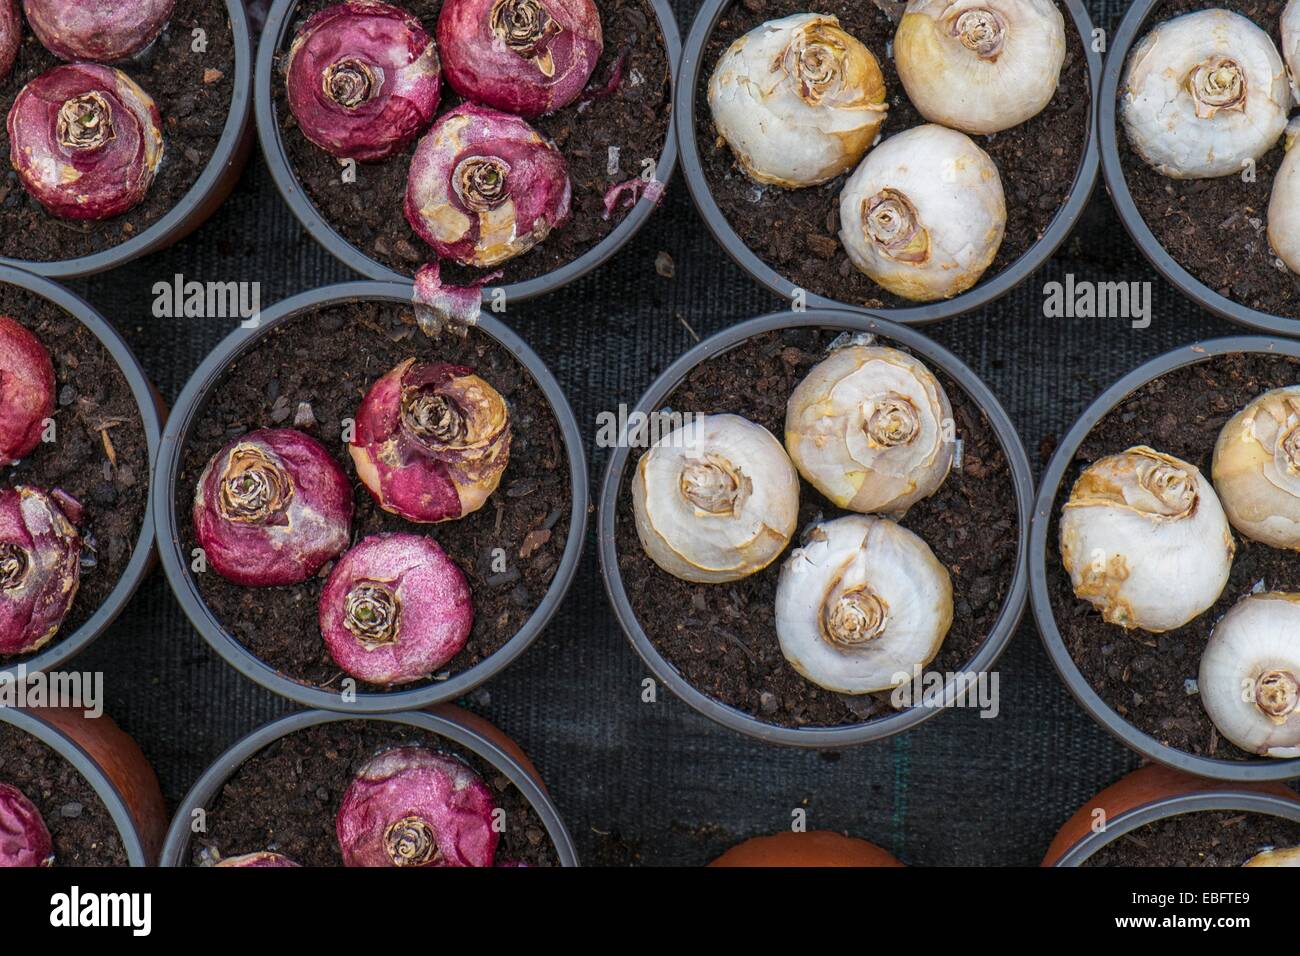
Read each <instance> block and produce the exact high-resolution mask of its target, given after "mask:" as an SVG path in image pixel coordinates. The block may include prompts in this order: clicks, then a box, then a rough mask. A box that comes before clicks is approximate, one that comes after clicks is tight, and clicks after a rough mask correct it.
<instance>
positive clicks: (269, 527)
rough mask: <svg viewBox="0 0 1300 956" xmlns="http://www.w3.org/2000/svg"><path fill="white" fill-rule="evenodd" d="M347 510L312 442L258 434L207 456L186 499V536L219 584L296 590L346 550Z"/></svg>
mask: <svg viewBox="0 0 1300 956" xmlns="http://www.w3.org/2000/svg"><path fill="white" fill-rule="evenodd" d="M352 507H353V502H352V485H351V483H350V482H349V481H348V478H347V475H345V474H344V473H343V469H342V468H340V467H339V465H338V463H337V462H336V461H335V460H334V459H333V457H331V455H330V453H329V452H328V451H326V450H325V448H324V447H323V446H322V445H321V444H320V442H318V441H316V439H314V438H312V437H310V436H309V435H304V434H303V433H302V432H300V431H295V430H294V429H292V428H264V429H259V430H258V431H252V432H249V433H248V434H247V435H244V436H243V437H242V438H237V439H235V440H234V441H232V442H230V443H229V444H228V445H226V446H225V447H224V448H222V449H221V451H219V452H217V453H216V454H215V455H213V456H212V459H211V460H210V461H209V462H208V464H207V467H206V468H204V470H203V474H202V475H201V476H200V477H199V481H198V485H197V486H196V488H195V491H194V511H193V517H194V532H195V535H196V536H197V538H198V542H199V546H200V547H201V548H203V551H204V554H205V555H206V558H207V562H208V564H209V565H211V567H212V569H213V570H214V571H216V572H217V573H218V574H220V575H221V576H222V577H223V578H225V579H226V580H227V581H231V582H233V583H235V584H239V585H243V586H244V587H250V588H251V587H271V586H275V585H286V584H300V583H301V582H303V581H306V580H307V579H308V578H310V577H311V576H312V575H314V574H315V573H316V572H317V571H319V570H320V569H321V567H322V566H323V565H324V564H325V562H326V561H329V560H330V559H332V558H335V557H338V555H340V554H342V553H343V550H344V549H345V548H347V546H348V541H349V540H350V538H351V533H352V532H351V526H352Z"/></svg>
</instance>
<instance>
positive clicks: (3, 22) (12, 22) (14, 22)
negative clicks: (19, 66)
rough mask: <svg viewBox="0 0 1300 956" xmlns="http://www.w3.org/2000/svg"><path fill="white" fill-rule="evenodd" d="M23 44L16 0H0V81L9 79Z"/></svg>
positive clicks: (21, 24) (21, 23)
mask: <svg viewBox="0 0 1300 956" xmlns="http://www.w3.org/2000/svg"><path fill="white" fill-rule="evenodd" d="M22 45H23V21H22V19H21V18H20V17H19V16H18V0H0V83H4V82H5V81H6V80H8V79H9V73H10V71H12V70H13V68H14V60H16V59H18V50H19V48H20V47H22Z"/></svg>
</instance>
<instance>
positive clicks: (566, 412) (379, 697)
mask: <svg viewBox="0 0 1300 956" xmlns="http://www.w3.org/2000/svg"><path fill="white" fill-rule="evenodd" d="M413 295H414V291H413V287H412V285H411V283H409V282H407V283H387V282H349V283H344V284H341V285H334V286H326V287H324V288H321V289H315V290H312V291H308V292H304V293H301V294H299V295H296V296H293V297H291V298H289V299H285V300H284V301H282V302H279V303H277V304H276V305H274V306H272V307H271V308H270V309H268V310H267V311H266V312H264V313H263V314H262V320H261V323H260V324H259V325H258V326H257V327H256V328H250V329H244V328H237V329H235V330H234V331H233V332H231V333H230V334H229V335H228V336H226V338H225V339H224V340H223V341H222V342H221V344H220V345H218V346H217V347H216V348H215V349H214V350H213V351H212V352H211V353H209V355H208V356H207V358H205V359H204V360H203V363H202V364H201V365H200V366H199V367H198V368H197V369H196V370H195V372H194V374H193V375H192V376H191V377H190V379H189V381H188V382H187V383H186V384H185V388H184V390H183V391H182V392H181V395H180V397H179V398H178V399H177V400H176V405H175V407H174V408H173V410H172V414H171V416H170V417H169V418H168V421H167V427H166V428H165V429H164V431H163V435H162V441H161V445H160V448H159V453H158V463H157V465H156V466H155V469H154V475H153V485H152V487H151V489H150V508H151V509H152V511H153V517H154V523H155V525H156V526H157V527H158V528H159V529H160V533H159V547H158V551H159V557H160V559H161V561H162V566H163V570H164V571H165V572H166V574H167V580H168V582H169V583H170V585H171V589H172V591H173V593H174V594H175V595H176V599H177V601H178V602H180V605H181V608H182V610H184V611H185V615H186V616H187V617H188V618H189V619H190V623H191V624H193V625H194V628H195V629H196V630H197V631H198V632H199V634H200V635H202V637H203V639H204V640H205V641H207V643H208V644H209V645H210V646H211V647H212V649H213V650H215V651H216V652H217V654H219V655H220V656H221V657H222V658H223V659H224V660H225V661H226V663H227V664H229V665H230V666H232V667H233V668H235V670H237V671H239V672H240V673H241V674H243V675H244V676H245V677H247V678H248V679H250V680H252V681H253V682H254V683H257V684H260V685H261V686H262V687H265V688H266V689H267V690H270V691H272V692H274V693H276V694H278V695H280V696H281V697H285V698H287V699H289V700H292V701H295V702H296V703H299V704H302V705H304V706H307V707H318V708H322V709H325V710H342V711H343V712H344V713H348V714H352V715H364V714H381V713H392V712H395V711H404V710H415V709H419V708H421V707H426V706H428V705H430V704H436V703H442V702H445V701H451V700H454V699H456V698H457V697H460V696H461V695H463V694H466V693H468V692H469V691H470V690H472V689H474V688H475V687H477V686H478V685H479V684H482V683H483V682H484V681H486V680H488V679H489V678H491V677H493V676H495V675H496V674H497V673H498V672H500V671H502V670H504V669H505V668H506V667H507V666H509V665H510V664H511V663H512V662H513V661H514V659H515V658H516V657H518V656H519V655H520V654H522V653H523V652H524V651H525V650H526V649H527V648H528V646H529V645H530V644H532V643H533V641H534V640H536V639H537V637H538V636H539V635H540V634H541V632H542V630H543V629H544V628H545V627H546V625H547V624H548V623H549V621H550V620H551V618H552V616H553V615H554V614H555V612H556V611H557V610H558V609H559V606H560V604H561V603H562V602H563V601H564V598H565V596H566V595H567V594H568V591H569V588H570V586H571V585H572V583H573V578H574V575H575V573H576V572H577V569H578V564H579V562H580V560H581V558H582V546H583V540H584V538H585V536H586V528H587V502H588V490H587V465H586V455H585V451H584V449H583V444H582V435H581V432H580V431H579V429H578V423H577V420H576V419H575V418H574V416H573V410H572V408H571V407H570V405H569V402H568V400H567V399H566V398H565V396H564V393H563V391H562V390H561V389H560V385H559V383H558V382H557V381H556V380H555V377H554V376H553V375H552V374H551V371H550V369H549V368H548V367H547V366H546V364H545V363H544V362H542V360H541V359H540V358H539V357H538V356H537V354H536V353H535V352H533V350H532V349H530V348H529V347H528V346H527V345H526V344H525V343H524V341H523V339H521V338H520V337H519V336H518V335H516V334H515V333H514V332H513V331H511V330H510V329H509V328H508V327H507V326H506V325H505V324H504V323H502V322H500V321H499V320H498V319H495V318H493V317H492V316H491V315H488V314H484V315H483V316H482V317H481V318H480V319H479V320H478V324H477V326H476V328H477V329H479V330H480V331H482V332H484V333H485V334H486V335H487V336H488V337H489V338H491V339H493V340H495V341H496V342H497V343H498V344H499V345H501V346H502V347H503V348H505V349H506V350H507V351H509V352H510V353H511V354H512V355H513V356H514V358H515V360H516V361H517V362H518V363H519V365H520V366H521V367H522V368H523V369H524V370H525V371H526V372H527V373H528V374H529V376H531V377H532V379H533V381H534V382H535V383H536V384H537V386H538V387H539V388H540V389H541V390H542V392H543V394H544V395H545V396H546V398H547V401H548V402H549V403H550V406H551V411H552V412H553V413H554V415H555V419H556V421H557V422H558V423H559V426H560V432H561V434H562V436H563V438H564V444H565V451H566V454H567V456H568V464H569V476H570V481H571V483H572V486H573V487H572V505H571V514H570V518H569V536H568V539H567V541H566V543H565V547H564V554H563V555H562V557H561V559H560V563H559V567H558V569H557V571H556V573H555V576H554V577H553V578H552V579H551V584H550V586H549V587H548V588H547V591H546V595H545V597H544V598H543V599H542V602H541V603H540V604H539V605H538V606H537V608H536V609H535V610H534V611H533V613H532V614H531V615H530V616H529V618H528V620H527V621H525V622H524V625H523V626H522V627H521V628H520V629H519V630H518V631H517V632H516V633H515V635H514V636H513V637H511V638H510V640H509V641H507V642H506V643H505V644H504V645H502V646H501V647H500V648H499V649H497V651H495V652H494V653H493V654H491V655H489V656H488V657H486V658H485V659H483V660H482V661H480V662H479V663H477V664H475V665H474V666H473V667H471V668H469V669H467V670H464V671H461V672H460V673H458V674H455V675H454V676H452V677H451V678H449V679H448V680H445V681H441V682H438V683H433V684H427V685H424V686H421V687H418V688H414V689H410V690H395V691H389V692H387V693H380V692H375V691H359V692H357V694H356V699H355V701H353V702H351V703H343V702H342V700H341V697H340V694H339V693H338V692H335V691H330V690H325V689H324V688H321V687H317V686H315V685H309V684H304V683H299V682H298V681H296V680H294V679H292V678H290V677H287V676H285V675H284V674H281V673H280V672H279V671H277V670H275V669H274V668H273V667H271V666H270V665H269V664H267V663H265V662H264V661H262V660H261V659H260V658H258V657H256V656H255V655H254V654H253V653H252V652H251V651H249V650H248V649H247V648H246V647H244V645H243V644H241V643H240V642H239V641H237V640H236V639H235V638H234V637H233V636H231V635H230V634H229V633H228V632H227V631H226V629H225V627H224V626H223V625H222V624H221V622H220V621H219V620H218V619H217V617H216V615H215V614H214V613H213V612H212V610H211V609H210V608H209V607H208V605H207V603H206V602H205V601H204V600H203V597H202V595H201V594H200V592H199V590H198V588H197V586H196V585H195V583H194V581H193V578H192V577H191V575H190V572H189V560H188V558H187V557H185V556H184V555H183V554H182V553H181V537H180V532H179V523H180V522H179V518H178V516H177V513H176V508H175V501H176V488H177V482H176V475H177V471H178V470H179V467H180V460H181V454H182V451H183V449H184V447H185V444H186V439H187V438H188V433H189V429H190V427H191V426H192V424H193V422H194V419H195V417H196V415H197V413H198V411H199V409H200V408H201V406H202V404H203V401H204V399H205V398H206V396H207V395H208V393H209V391H210V390H211V388H212V387H213V386H214V385H215V383H216V382H217V381H218V380H219V379H220V377H221V375H222V374H223V373H224V372H225V370H226V368H227V367H228V366H229V365H230V363H231V362H232V361H234V360H236V359H238V358H239V357H241V356H242V355H243V354H245V353H246V352H247V351H248V350H249V349H251V348H253V347H254V346H255V345H257V344H258V343H259V342H260V341H261V339H262V338H263V337H264V336H265V335H267V334H268V333H269V332H270V331H272V330H273V329H275V328H277V327H279V326H280V325H282V324H284V323H285V322H288V321H289V320H291V319H293V318H295V317H297V316H298V315H300V314H302V313H305V312H311V311H314V310H318V309H322V308H327V307H330V306H334V305H342V304H346V303H350V302H362V301H379V302H392V303H399V304H403V305H410V304H411V302H412V299H413Z"/></svg>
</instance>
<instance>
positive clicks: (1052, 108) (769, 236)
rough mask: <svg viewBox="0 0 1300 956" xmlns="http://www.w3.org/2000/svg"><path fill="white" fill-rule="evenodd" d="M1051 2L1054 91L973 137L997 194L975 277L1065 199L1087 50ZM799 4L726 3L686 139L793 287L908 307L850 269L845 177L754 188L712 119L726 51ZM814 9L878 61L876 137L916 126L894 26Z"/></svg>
mask: <svg viewBox="0 0 1300 956" xmlns="http://www.w3.org/2000/svg"><path fill="white" fill-rule="evenodd" d="M1058 6H1059V7H1060V8H1061V13H1062V15H1063V16H1064V17H1065V33H1066V54H1065V65H1064V66H1063V67H1062V69H1061V82H1060V86H1059V87H1058V89H1057V91H1056V96H1055V97H1053V99H1052V101H1051V102H1050V103H1048V104H1047V107H1046V108H1045V109H1044V110H1043V112H1042V113H1040V114H1039V115H1038V116H1036V117H1034V118H1033V119H1031V120H1029V121H1028V122H1027V123H1022V124H1021V125H1020V126H1017V127H1015V128H1013V129H1009V130H1005V131H1003V132H1001V133H998V134H996V135H995V136H992V137H988V136H979V137H973V139H974V140H975V142H976V144H977V145H978V146H979V147H980V148H981V149H983V150H984V151H985V152H987V153H988V154H989V155H990V156H991V157H992V158H993V161H994V162H995V163H996V164H997V167H998V172H999V173H1000V174H1001V177H1002V188H1003V189H1004V190H1005V192H1006V199H1007V231H1006V237H1005V238H1004V239H1003V240H1002V247H1001V248H1000V249H999V250H998V255H997V258H996V259H994V260H993V264H992V265H991V266H989V268H988V271H987V272H985V273H984V278H985V279H991V278H993V277H994V276H996V275H997V274H998V273H999V272H1001V271H1003V270H1004V269H1006V268H1007V267H1008V266H1010V265H1011V264H1012V263H1014V262H1015V261H1016V260H1017V259H1019V258H1020V257H1021V256H1022V255H1024V254H1025V252H1027V251H1028V249H1029V247H1030V246H1032V245H1033V244H1034V243H1035V242H1036V241H1037V240H1038V238H1039V237H1040V236H1042V234H1043V233H1044V232H1046V231H1047V228H1048V226H1049V225H1050V224H1051V221H1052V219H1053V218H1054V217H1055V216H1056V213H1057V210H1059V209H1060V208H1061V207H1062V206H1063V205H1064V204H1065V202H1066V200H1067V199H1068V198H1069V195H1070V188H1071V187H1072V186H1073V185H1074V179H1075V174H1076V173H1077V172H1078V169H1079V163H1080V162H1081V161H1082V158H1083V153H1084V148H1085V146H1086V144H1087V137H1088V125H1089V110H1090V109H1091V106H1092V102H1091V100H1092V98H1091V95H1090V93H1089V89H1088V64H1087V56H1086V54H1085V52H1084V49H1083V44H1082V42H1081V41H1080V39H1079V32H1078V30H1076V29H1075V27H1074V21H1073V19H1072V18H1071V17H1070V14H1069V11H1068V10H1067V9H1066V7H1065V4H1064V3H1058ZM807 10H808V6H807V4H806V3H802V2H800V0H745V2H743V3H734V4H732V6H731V8H730V9H729V10H728V11H727V13H726V14H725V15H724V16H723V18H722V19H721V20H720V21H719V23H718V26H717V28H716V29H715V30H714V31H713V35H712V36H711V37H710V38H709V40H708V42H707V43H705V45H704V54H703V57H702V64H703V67H702V70H701V74H700V83H699V89H698V91H697V95H696V103H695V135H696V137H697V140H698V143H699V151H700V161H701V163H702V165H703V167H704V176H705V179H706V180H707V181H708V185H709V190H710V191H711V192H712V194H713V198H714V200H715V201H716V202H717V204H718V208H719V209H721V210H722V213H723V215H724V216H726V218H727V221H728V222H729V223H730V224H731V228H732V229H734V230H735V231H736V234H737V235H738V236H739V237H740V239H741V241H743V242H744V243H745V245H747V246H748V247H749V248H750V249H751V250H753V252H754V253H755V254H756V255H757V256H758V257H759V258H760V259H762V260H763V261H764V262H765V263H767V264H768V265H769V266H771V267H772V268H773V269H774V270H776V272H777V273H778V274H780V275H781V276H783V277H784V278H786V279H788V280H789V281H790V282H792V283H793V284H794V285H795V286H797V287H799V288H801V289H806V290H808V291H809V292H812V293H815V294H817V295H820V296H824V297H826V298H828V299H833V300H835V301H838V302H849V303H853V304H860V305H865V306H867V307H868V308H904V307H908V306H912V305H915V303H913V302H909V301H907V300H905V299H902V298H899V297H898V296H895V295H893V294H891V293H889V292H886V291H885V290H884V289H882V288H881V287H880V286H878V285H876V283H874V282H873V281H871V280H870V279H869V278H867V277H866V276H865V275H863V274H862V273H861V272H859V271H858V270H857V269H856V268H855V267H854V266H853V263H852V262H850V261H849V257H848V255H847V254H846V253H845V252H844V249H843V247H842V246H841V245H840V240H839V232H840V209H839V206H840V203H839V197H840V190H841V189H843V188H844V182H845V180H846V179H847V178H848V175H849V174H847V173H846V174H845V175H844V176H840V177H838V178H836V179H834V180H832V181H831V182H829V183H826V184H825V185H822V186H813V187H810V188H808V189H795V190H789V189H782V188H780V187H779V186H766V187H764V186H760V185H759V184H757V183H755V182H754V181H753V180H751V179H750V178H749V177H748V176H747V175H745V172H744V170H743V169H741V167H740V166H739V164H737V162H736V161H735V158H734V157H733V156H732V153H731V149H730V147H728V146H727V145H726V143H725V142H723V141H722V140H721V137H720V136H719V135H718V131H717V129H716V127H715V126H714V125H713V117H712V113H711V111H710V110H709V102H708V80H709V77H710V76H712V74H713V69H714V67H715V66H716V65H717V63H718V60H719V59H720V58H721V57H722V55H723V54H724V53H725V52H726V51H727V48H728V47H729V46H730V45H731V44H732V42H733V41H734V40H736V38H737V37H739V36H741V35H743V34H745V33H748V32H749V31H750V30H752V29H753V28H754V27H757V26H759V25H760V24H762V23H764V22H766V21H768V20H775V19H778V18H780V17H786V16H791V15H793V14H796V13H805V12H807ZM816 12H818V13H825V14H834V15H835V16H837V17H839V20H840V26H842V27H843V28H844V29H845V30H847V31H848V32H849V33H850V34H852V35H853V36H855V37H857V38H858V39H859V40H861V41H862V42H863V43H865V44H866V46H867V48H868V49H869V50H871V52H872V53H873V54H874V55H875V57H876V59H877V60H878V61H879V62H880V68H881V70H882V71H883V72H884V74H885V89H886V92H887V96H888V102H889V114H888V118H887V119H886V120H885V125H884V128H883V129H882V130H881V134H882V136H883V137H884V138H886V139H888V138H889V137H890V136H894V135H896V134H898V133H901V132H903V131H904V130H907V129H911V128H912V127H914V126H920V125H922V124H924V123H925V122H926V120H925V118H924V117H922V116H921V114H920V113H918V112H917V111H916V108H915V107H913V106H912V103H911V101H910V100H908V98H907V93H906V92H905V91H904V90H903V83H902V81H901V80H900V79H899V78H898V71H897V70H896V69H895V68H894V61H893V58H892V57H891V56H887V55H886V50H887V49H888V48H889V45H890V44H891V43H892V42H893V38H894V32H895V29H896V27H897V24H895V23H894V22H893V21H891V20H890V19H889V18H888V17H887V16H885V14H884V13H883V12H882V11H881V10H880V8H879V7H877V6H876V5H875V4H873V3H863V2H858V0H828V2H825V3H820V4H817V5H816ZM868 155H870V154H868Z"/></svg>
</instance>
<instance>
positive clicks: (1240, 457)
mask: <svg viewBox="0 0 1300 956" xmlns="http://www.w3.org/2000/svg"><path fill="white" fill-rule="evenodd" d="M1211 476H1212V477H1213V479H1214V489H1215V491H1216V492H1218V495H1219V501H1220V502H1221V503H1222V504H1223V510H1224V512H1226V513H1227V515H1228V521H1229V522H1230V523H1231V524H1232V526H1233V527H1234V528H1236V529H1237V531H1239V532H1241V533H1242V534H1244V535H1245V536H1246V537H1247V538H1250V539H1251V540H1252V541H1260V542H1262V543H1264V544H1267V545H1269V546H1270V547H1274V548H1282V549H1284V550H1291V551H1300V386H1296V385H1292V386H1289V387H1287V388H1278V389H1274V390H1273V391H1270V392H1265V393H1264V394H1263V395H1261V396H1260V397H1259V398H1257V399H1255V400H1254V401H1253V402H1251V403H1250V404H1249V405H1247V406H1246V407H1245V408H1243V409H1242V410H1241V411H1239V412H1238V413H1237V414H1236V415H1234V416H1232V418H1230V419H1229V420H1228V423H1227V424H1226V425H1224V426H1223V430H1222V431H1220V432H1219V440H1218V442H1217V443H1216V444H1215V446H1214V467H1213V468H1212V470H1211Z"/></svg>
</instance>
